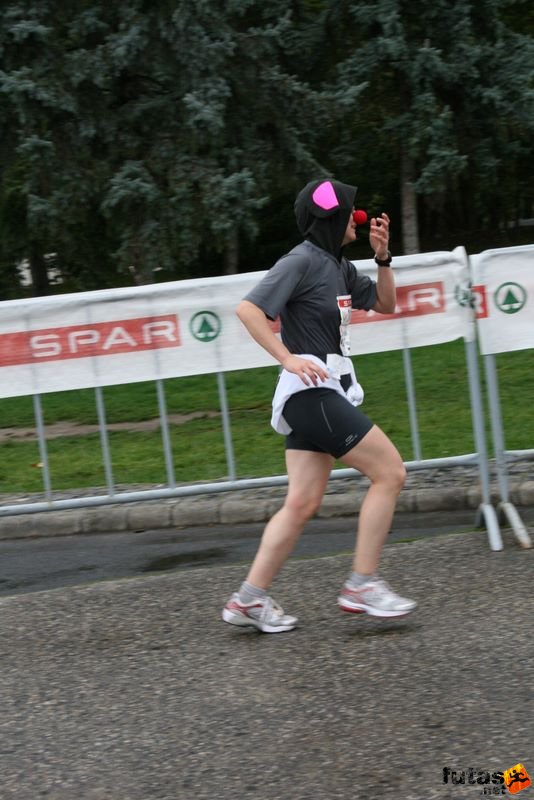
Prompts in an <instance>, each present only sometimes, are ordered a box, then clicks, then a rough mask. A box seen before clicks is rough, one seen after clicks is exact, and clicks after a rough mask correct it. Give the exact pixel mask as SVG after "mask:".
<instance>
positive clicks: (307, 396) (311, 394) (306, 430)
mask: <svg viewBox="0 0 534 800" xmlns="http://www.w3.org/2000/svg"><path fill="white" fill-rule="evenodd" d="M283 416H284V419H285V420H286V422H287V423H288V425H289V426H290V427H291V429H292V431H291V433H290V434H289V436H286V449H287V450H311V451H313V452H317V453H330V455H332V456H334V458H341V456H344V455H345V454H346V453H348V452H349V450H352V448H353V447H354V446H355V445H356V444H358V442H359V441H361V440H362V439H363V437H364V436H365V434H366V433H368V432H369V431H370V430H371V428H372V427H373V423H372V422H371V420H370V419H369V417H367V416H366V415H365V414H364V413H363V412H362V411H360V410H359V409H358V408H356V406H353V405H352V403H349V401H348V400H346V399H345V398H344V397H343V396H342V395H340V394H338V392H336V391H334V389H321V388H317V389H305V390H304V391H302V392H297V394H294V395H292V396H291V397H290V398H289V400H288V401H287V402H286V404H285V406H284V411H283Z"/></svg>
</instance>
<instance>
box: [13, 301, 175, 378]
mask: <svg viewBox="0 0 534 800" xmlns="http://www.w3.org/2000/svg"><path fill="white" fill-rule="evenodd" d="M180 345H181V341H180V331H179V328H178V318H177V317H176V316H175V315H173V314H168V315H164V316H157V317H137V318H136V319H123V320H113V321H112V322H95V323H93V324H89V325H67V326H64V327H58V328H42V329H40V330H34V331H18V332H17V333H4V334H0V367H9V366H15V365H17V364H32V363H34V364H35V363H38V362H42V361H62V360H65V359H71V358H87V357H88V356H112V355H116V354H118V353H134V352H138V351H139V350H160V349H162V348H166V347H180Z"/></svg>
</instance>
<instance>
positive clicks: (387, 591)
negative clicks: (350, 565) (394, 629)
mask: <svg viewBox="0 0 534 800" xmlns="http://www.w3.org/2000/svg"><path fill="white" fill-rule="evenodd" d="M337 604H338V606H339V607H340V609H341V610H342V611H348V612H349V613H352V614H369V615H370V616H372V617H384V618H385V617H404V616H406V614H409V613H410V612H411V611H414V609H415V608H417V603H416V602H415V600H408V598H407V597H400V595H398V594H396V593H395V592H394V591H393V589H392V588H391V586H389V585H388V584H387V583H386V581H384V580H382V579H381V578H374V579H373V580H371V581H367V582H366V583H363V584H362V585H361V586H358V588H357V589H351V587H350V586H347V584H345V586H344V587H343V589H342V590H341V594H340V595H339V597H338V599H337Z"/></svg>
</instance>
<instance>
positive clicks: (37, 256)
mask: <svg viewBox="0 0 534 800" xmlns="http://www.w3.org/2000/svg"><path fill="white" fill-rule="evenodd" d="M28 262H29V265H30V274H31V276H32V289H33V295H34V297H41V296H42V295H45V294H50V282H49V280H48V270H47V266H46V261H45V259H44V256H43V254H42V253H41V251H40V249H39V246H38V245H32V246H31V251H30V255H29V257H28Z"/></svg>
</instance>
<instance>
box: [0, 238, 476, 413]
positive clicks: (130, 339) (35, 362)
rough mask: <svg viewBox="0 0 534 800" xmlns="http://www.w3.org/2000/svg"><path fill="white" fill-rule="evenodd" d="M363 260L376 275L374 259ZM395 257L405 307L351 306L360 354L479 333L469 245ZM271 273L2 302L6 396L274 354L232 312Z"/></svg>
mask: <svg viewBox="0 0 534 800" xmlns="http://www.w3.org/2000/svg"><path fill="white" fill-rule="evenodd" d="M355 263H356V265H357V267H358V269H360V270H361V271H362V272H364V273H367V274H370V275H371V276H373V275H374V262H373V261H371V260H369V261H359V262H355ZM395 266H396V278H397V286H398V307H397V310H396V311H395V313H394V314H390V315H381V314H375V313H373V312H362V311H354V312H353V314H352V324H351V344H352V353H353V354H354V355H358V354H361V353H374V352H380V351H385V350H394V349H399V348H404V347H415V346H420V345H427V344H437V343H441V342H446V341H451V340H453V339H457V338H460V337H464V338H468V337H469V336H470V335H471V332H472V320H471V317H472V314H471V312H470V309H469V303H465V302H462V297H463V288H462V287H465V286H466V285H467V284H468V267H467V258H466V254H465V250H464V249H463V248H461V247H459V248H456V249H455V250H454V251H452V252H450V253H449V252H439V253H427V254H420V255H415V256H403V257H401V258H395ZM264 274H265V273H264V272H253V273H247V274H245V275H230V276H222V277H217V278H202V279H198V280H187V281H176V282H172V283H162V284H154V285H151V286H140V287H134V288H125V289H110V290H102V291H97V292H82V293H78V294H65V295H57V296H52V297H44V298H33V299H29V300H10V301H7V302H4V303H1V304H0V397H14V396H20V395H31V394H42V393H45V392H54V391H60V390H65V389H81V388H86V387H95V386H109V385H114V384H120V383H135V382H137V381H149V380H156V379H164V378H171V377H179V376H184V375H197V374H204V373H216V372H225V371H229V370H237V369H248V368H252V367H261V366H267V365H271V364H274V363H275V362H274V360H273V359H272V358H271V356H269V355H268V354H267V353H266V352H265V351H264V350H263V349H262V348H261V347H260V346H259V345H258V344H256V342H254V341H253V339H252V338H251V337H250V336H249V334H248V333H247V331H246V330H245V328H244V327H243V325H242V324H241V322H240V321H239V320H238V318H237V317H236V315H235V313H234V312H235V307H236V305H237V303H238V302H239V300H240V299H241V298H242V297H243V296H244V295H245V294H246V293H247V292H248V291H249V290H250V289H251V288H252V287H253V286H254V285H255V284H256V283H257V282H258V281H259V280H260V279H261V278H262V276H263V275H264ZM278 327H279V326H278V325H277V323H276V322H275V323H274V324H273V328H274V330H275V331H276V330H278Z"/></svg>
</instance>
